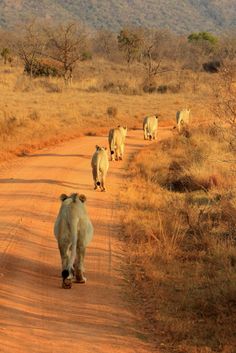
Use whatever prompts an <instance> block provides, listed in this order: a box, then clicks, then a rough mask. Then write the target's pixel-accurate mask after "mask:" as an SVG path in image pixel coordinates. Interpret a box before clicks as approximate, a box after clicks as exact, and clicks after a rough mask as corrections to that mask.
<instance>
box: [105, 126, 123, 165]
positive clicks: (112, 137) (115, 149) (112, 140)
mask: <svg viewBox="0 0 236 353" xmlns="http://www.w3.org/2000/svg"><path fill="white" fill-rule="evenodd" d="M126 135H127V127H126V126H125V127H124V126H120V125H118V127H117V128H115V129H111V130H110V131H109V135H108V142H109V147H110V153H111V160H112V161H114V160H116V161H118V160H119V159H121V160H122V159H123V156H124V148H125V138H126Z"/></svg>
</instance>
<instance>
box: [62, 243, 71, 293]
mask: <svg viewBox="0 0 236 353" xmlns="http://www.w3.org/2000/svg"><path fill="white" fill-rule="evenodd" d="M59 250H60V254H61V264H62V272H61V276H62V288H65V289H70V288H71V287H72V278H73V271H72V269H70V268H69V261H70V254H71V250H70V247H69V245H68V244H65V243H61V244H59Z"/></svg>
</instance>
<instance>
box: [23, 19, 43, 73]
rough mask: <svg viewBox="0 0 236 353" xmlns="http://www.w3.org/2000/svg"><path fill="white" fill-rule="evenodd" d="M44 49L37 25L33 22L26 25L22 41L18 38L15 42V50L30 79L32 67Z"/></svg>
mask: <svg viewBox="0 0 236 353" xmlns="http://www.w3.org/2000/svg"><path fill="white" fill-rule="evenodd" d="M44 47H45V40H44V38H43V36H42V32H41V30H40V29H39V26H38V25H37V23H36V22H35V21H33V22H31V23H29V24H27V25H26V26H25V28H24V29H23V39H20V38H19V40H18V42H17V50H18V54H19V56H20V58H21V59H22V60H23V61H24V64H25V68H27V72H28V73H29V75H30V77H33V71H34V67H35V65H36V63H37V61H38V60H39V58H40V57H41V56H42V53H43V50H44Z"/></svg>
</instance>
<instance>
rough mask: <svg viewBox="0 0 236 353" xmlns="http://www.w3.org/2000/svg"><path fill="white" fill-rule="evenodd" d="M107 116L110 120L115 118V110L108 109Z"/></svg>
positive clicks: (113, 108)
mask: <svg viewBox="0 0 236 353" xmlns="http://www.w3.org/2000/svg"><path fill="white" fill-rule="evenodd" d="M107 114H108V116H109V117H110V118H115V117H116V116H117V108H116V107H108V108H107Z"/></svg>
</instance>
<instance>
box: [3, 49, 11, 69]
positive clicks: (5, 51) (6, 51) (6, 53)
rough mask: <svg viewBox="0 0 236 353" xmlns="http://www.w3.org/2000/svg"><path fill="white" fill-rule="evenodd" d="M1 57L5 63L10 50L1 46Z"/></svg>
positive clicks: (8, 57)
mask: <svg viewBox="0 0 236 353" xmlns="http://www.w3.org/2000/svg"><path fill="white" fill-rule="evenodd" d="M1 57H2V58H3V61H4V64H5V65H6V63H7V62H8V60H9V59H10V60H11V58H10V50H9V49H8V48H3V49H2V51H1Z"/></svg>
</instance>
